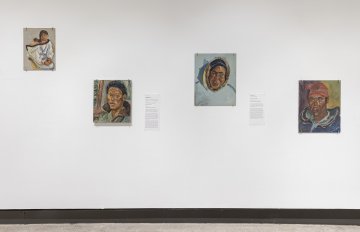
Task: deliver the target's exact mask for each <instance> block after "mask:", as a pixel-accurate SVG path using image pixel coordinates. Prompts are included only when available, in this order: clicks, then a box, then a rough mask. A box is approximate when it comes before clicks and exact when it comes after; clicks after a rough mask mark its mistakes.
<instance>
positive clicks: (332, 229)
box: [0, 223, 360, 232]
mask: <svg viewBox="0 0 360 232" xmlns="http://www.w3.org/2000/svg"><path fill="white" fill-rule="evenodd" d="M67 231H71V232H119V231H124V232H183V231H184V232H215V231H221V232H235V231H236V232H238V231H241V232H273V231H276V232H317V231H319V232H340V231H341V232H355V231H360V226H338V225H284V224H127V223H124V224H45V225H0V232H67Z"/></svg>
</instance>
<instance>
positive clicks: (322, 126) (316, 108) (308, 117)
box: [299, 82, 340, 132]
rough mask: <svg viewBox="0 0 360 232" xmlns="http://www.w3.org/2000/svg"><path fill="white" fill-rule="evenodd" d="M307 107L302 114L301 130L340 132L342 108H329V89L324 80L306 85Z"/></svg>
mask: <svg viewBox="0 0 360 232" xmlns="http://www.w3.org/2000/svg"><path fill="white" fill-rule="evenodd" d="M305 90H307V102H308V107H306V108H305V109H304V110H303V111H302V112H301V114H300V126H299V129H300V132H340V108H339V107H335V108H333V109H328V107H327V104H328V102H329V90H328V88H327V87H326V85H325V84H324V83H322V82H313V83H310V84H308V85H306V86H305Z"/></svg>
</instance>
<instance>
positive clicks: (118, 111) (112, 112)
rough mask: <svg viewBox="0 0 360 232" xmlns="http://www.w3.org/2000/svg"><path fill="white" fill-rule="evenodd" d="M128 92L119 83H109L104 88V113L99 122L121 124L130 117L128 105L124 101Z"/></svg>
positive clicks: (121, 83)
mask: <svg viewBox="0 0 360 232" xmlns="http://www.w3.org/2000/svg"><path fill="white" fill-rule="evenodd" d="M127 95H128V91H127V88H126V86H125V85H124V84H123V82H121V81H111V82H109V83H108V85H107V86H106V100H107V102H106V103H105V104H104V105H103V110H104V111H105V112H104V113H103V114H102V115H101V116H100V119H99V121H101V122H123V121H124V120H126V117H128V116H130V104H129V102H127V101H126V98H127Z"/></svg>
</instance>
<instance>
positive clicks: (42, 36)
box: [24, 28, 56, 71]
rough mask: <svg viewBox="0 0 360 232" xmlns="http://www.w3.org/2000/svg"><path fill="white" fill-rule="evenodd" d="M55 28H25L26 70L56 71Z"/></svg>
mask: <svg viewBox="0 0 360 232" xmlns="http://www.w3.org/2000/svg"><path fill="white" fill-rule="evenodd" d="M55 54H56V53H55V28H24V70H25V71H42V70H45V71H54V70H55V67H56V65H55V64H56V59H55Z"/></svg>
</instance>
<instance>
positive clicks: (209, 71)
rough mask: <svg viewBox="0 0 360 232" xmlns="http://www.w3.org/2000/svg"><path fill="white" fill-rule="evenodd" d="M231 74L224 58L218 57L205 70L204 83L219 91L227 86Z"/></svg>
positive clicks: (212, 89)
mask: <svg viewBox="0 0 360 232" xmlns="http://www.w3.org/2000/svg"><path fill="white" fill-rule="evenodd" d="M229 75H230V67H229V65H228V63H227V62H226V60H225V59H224V58H220V57H217V58H215V59H214V60H213V61H211V62H210V63H209V64H208V65H207V67H206V70H205V73H204V80H203V83H204V84H205V85H206V87H207V88H208V89H210V90H211V91H218V90H220V89H221V88H223V87H224V86H226V84H227V82H228V80H229Z"/></svg>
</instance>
